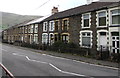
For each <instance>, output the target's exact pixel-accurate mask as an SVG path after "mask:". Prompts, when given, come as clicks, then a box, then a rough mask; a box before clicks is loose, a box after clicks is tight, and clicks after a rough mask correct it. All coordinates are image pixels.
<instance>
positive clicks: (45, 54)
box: [42, 54, 119, 70]
mask: <svg viewBox="0 0 120 78" xmlns="http://www.w3.org/2000/svg"><path fill="white" fill-rule="evenodd" d="M42 55H44V56H49V57H54V58H58V59H64V60H72V59H67V58H63V57H56V56H52V55H47V54H42ZM72 61H74V62H77V63H83V64H88V65H92V66H97V67H104V68H109V69H114V70H118V69H119V68H115V67H110V66H103V65H97V64H90V63H87V62H82V61H78V60H72Z"/></svg>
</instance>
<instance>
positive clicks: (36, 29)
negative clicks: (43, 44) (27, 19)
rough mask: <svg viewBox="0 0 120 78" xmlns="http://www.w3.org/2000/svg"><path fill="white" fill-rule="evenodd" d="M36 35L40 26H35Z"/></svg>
mask: <svg viewBox="0 0 120 78" xmlns="http://www.w3.org/2000/svg"><path fill="white" fill-rule="evenodd" d="M34 30H35V31H34V33H38V24H35V29H34Z"/></svg>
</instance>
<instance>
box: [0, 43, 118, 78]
mask: <svg viewBox="0 0 120 78" xmlns="http://www.w3.org/2000/svg"><path fill="white" fill-rule="evenodd" d="M1 50H2V64H3V65H4V66H5V67H6V68H7V69H8V70H9V71H10V72H11V73H12V74H13V75H14V76H16V77H17V76H22V78H23V76H24V77H25V78H28V77H26V76H32V77H33V76H34V77H36V76H38V78H40V77H39V76H57V77H58V76H68V77H71V76H72V78H74V77H73V76H79V78H86V77H88V78H90V77H92V78H96V76H101V77H100V78H104V76H105V77H106V76H108V78H118V77H117V76H118V68H116V67H110V66H107V65H106V66H104V65H97V64H96V62H97V63H98V62H99V63H103V62H104V61H97V60H94V59H90V58H84V57H80V56H77V55H71V54H64V53H56V52H49V51H42V50H35V49H30V48H24V47H19V46H14V45H9V44H3V45H2V49H1ZM87 61H88V62H87ZM92 62H93V63H95V64H93V63H92ZM104 63H105V62H104ZM107 63H109V64H113V66H114V64H115V63H111V62H107V61H106V64H107ZM115 65H116V64H115ZM116 66H117V65H116ZM34 77H33V78H34ZM55 78H56V77H55ZM65 78H66V77H65Z"/></svg>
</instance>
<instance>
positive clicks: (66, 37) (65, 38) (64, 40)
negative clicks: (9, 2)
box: [62, 34, 69, 43]
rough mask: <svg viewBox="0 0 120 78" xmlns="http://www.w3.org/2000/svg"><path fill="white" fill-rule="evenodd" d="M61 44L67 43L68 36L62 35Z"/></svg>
mask: <svg viewBox="0 0 120 78" xmlns="http://www.w3.org/2000/svg"><path fill="white" fill-rule="evenodd" d="M62 42H65V43H68V42H69V36H68V35H67V34H64V35H62Z"/></svg>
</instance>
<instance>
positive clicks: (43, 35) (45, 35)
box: [42, 33, 48, 44]
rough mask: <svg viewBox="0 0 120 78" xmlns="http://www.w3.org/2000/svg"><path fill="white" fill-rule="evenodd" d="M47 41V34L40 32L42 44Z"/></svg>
mask: <svg viewBox="0 0 120 78" xmlns="http://www.w3.org/2000/svg"><path fill="white" fill-rule="evenodd" d="M47 43H48V34H47V33H43V34H42V44H47Z"/></svg>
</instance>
